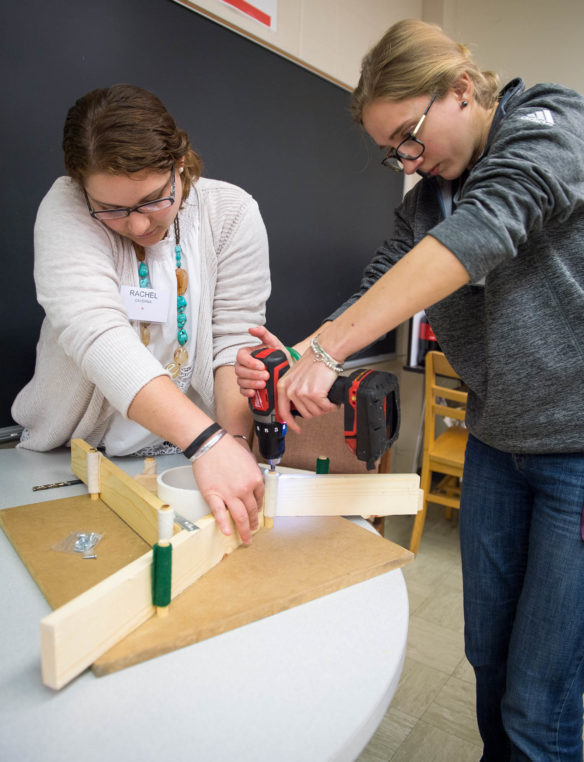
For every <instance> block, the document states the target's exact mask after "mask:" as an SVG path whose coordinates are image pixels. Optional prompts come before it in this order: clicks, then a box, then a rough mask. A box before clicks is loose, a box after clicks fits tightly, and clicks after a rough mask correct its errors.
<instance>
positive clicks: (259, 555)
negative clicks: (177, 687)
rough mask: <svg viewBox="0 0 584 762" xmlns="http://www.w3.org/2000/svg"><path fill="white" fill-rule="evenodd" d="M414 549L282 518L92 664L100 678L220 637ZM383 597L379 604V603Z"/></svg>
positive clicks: (366, 575)
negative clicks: (165, 609) (168, 609)
mask: <svg viewBox="0 0 584 762" xmlns="http://www.w3.org/2000/svg"><path fill="white" fill-rule="evenodd" d="M413 558H414V555H413V554H412V553H410V552H409V551H408V550H405V549H404V548H402V547H400V546H399V545H396V544H395V543H392V542H390V541H389V540H386V539H384V538H383V537H380V536H379V535H377V534H376V533H373V532H370V531H368V530H367V529H364V528H362V527H359V526H357V525H355V524H353V523H351V522H350V521H348V520H347V519H343V518H340V517H325V518H320V517H319V518H315V517H310V518H295V517H276V518H275V519H274V528H273V529H272V530H270V531H263V532H260V533H259V534H257V535H256V536H255V537H254V540H253V543H252V545H251V546H249V547H240V548H238V549H237V551H236V552H233V553H231V555H229V556H228V557H227V558H225V559H224V560H223V561H222V562H221V563H220V564H218V565H217V566H215V567H214V568H213V569H211V570H210V571H209V572H207V574H205V575H204V576H203V577H201V579H199V580H198V582H197V583H196V584H194V585H192V586H191V587H190V588H188V589H187V590H185V591H184V592H183V593H182V594H181V595H180V596H179V597H178V598H176V599H175V600H173V602H172V603H171V605H170V612H169V614H168V616H167V617H164V618H160V617H153V618H151V619H149V620H148V621H147V622H145V623H144V624H142V625H141V626H140V627H139V628H138V629H136V630H134V632H132V633H131V634H130V635H128V636H127V637H126V638H124V639H123V640H121V641H120V642H119V643H117V644H116V645H115V646H113V648H111V649H110V650H109V651H107V653H105V654H104V655H103V656H101V657H100V658H98V659H97V660H96V661H95V662H94V664H93V671H94V672H95V673H96V674H97V675H105V674H108V673H110V672H114V671H116V670H119V669H122V668H124V667H128V666H130V665H132V664H136V663H139V662H142V661H145V660H147V659H151V658H153V657H155V656H159V655H161V654H164V653H168V652H169V651H173V650H175V649H177V648H182V647H184V646H187V645H189V644H191V643H196V642H198V641H200V640H204V639H206V638H210V637H213V636H214V635H219V634H220V633H222V632H226V631H228V630H232V629H235V628H236V627H240V626H242V625H244V624H249V623H250V622H254V621H256V620H258V619H261V618H263V617H266V616H270V615H272V614H276V613H278V612H280V611H284V610H286V609H289V608H292V607H293V606H297V605H299V604H301V603H305V602H307V601H311V600H314V599H315V598H318V597H320V596H322V595H327V594H328V593H332V592H334V591H336V590H340V589H342V588H344V587H348V586H349V585H353V584H355V583H357V582H362V581H363V580H366V579H370V578H371V577H374V576H376V575H378V574H383V573H384V572H387V571H390V570H391V569H395V568H397V567H400V566H403V565H404V564H407V563H409V562H410V561H412V560H413ZM381 604H382V602H380V605H381Z"/></svg>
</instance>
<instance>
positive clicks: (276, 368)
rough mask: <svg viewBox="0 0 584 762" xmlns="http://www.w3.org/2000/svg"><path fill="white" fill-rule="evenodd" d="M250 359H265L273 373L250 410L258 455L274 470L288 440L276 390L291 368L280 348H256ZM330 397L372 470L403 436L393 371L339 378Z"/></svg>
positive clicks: (350, 440)
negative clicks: (341, 409)
mask: <svg viewBox="0 0 584 762" xmlns="http://www.w3.org/2000/svg"><path fill="white" fill-rule="evenodd" d="M252 357H255V358H256V360H261V361H262V362H263V363H264V365H265V366H266V370H267V371H268V373H269V378H268V380H267V381H266V387H265V389H259V390H257V391H256V392H255V395H254V397H253V398H252V399H251V400H250V402H249V406H250V408H251V411H252V413H253V418H254V427H255V433H256V436H257V439H258V447H259V451H260V453H261V455H262V457H263V458H265V460H266V461H267V462H268V463H269V464H270V469H272V470H273V469H274V468H275V467H276V465H277V464H278V463H279V462H280V460H281V458H282V455H283V454H284V450H285V443H284V440H285V437H286V424H285V422H284V421H282V420H281V419H280V417H279V415H278V411H277V403H278V399H277V386H278V381H279V380H280V378H282V376H283V375H284V373H286V371H287V370H288V369H289V367H290V366H289V364H288V359H287V357H286V355H285V353H284V352H283V351H282V350H281V349H273V348H271V347H262V348H260V349H256V350H254V351H253V352H252ZM328 398H329V400H330V401H331V402H333V403H334V404H335V405H343V406H344V413H345V426H344V428H345V442H346V444H347V445H348V447H349V449H350V450H351V451H352V452H353V453H354V454H355V455H356V456H357V458H358V459H359V460H362V461H365V462H366V463H367V468H368V469H369V470H372V469H373V468H375V462H376V461H377V460H378V459H379V458H380V457H381V456H382V455H383V453H384V452H385V451H386V450H387V449H388V448H389V447H390V446H391V444H392V443H393V442H394V441H395V439H396V438H397V436H398V433H399V423H400V412H399V386H398V381H397V378H396V377H395V376H394V375H393V374H392V373H385V372H382V371H376V370H370V369H366V368H360V369H359V370H355V371H353V373H351V375H350V376H340V377H339V378H337V380H336V381H335V383H334V384H333V385H332V387H331V389H330V391H329V393H328ZM293 412H294V411H293Z"/></svg>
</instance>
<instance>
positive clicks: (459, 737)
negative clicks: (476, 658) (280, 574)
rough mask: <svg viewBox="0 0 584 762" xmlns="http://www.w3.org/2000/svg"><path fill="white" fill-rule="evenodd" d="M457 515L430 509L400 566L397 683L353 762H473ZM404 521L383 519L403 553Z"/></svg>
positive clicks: (475, 744)
mask: <svg viewBox="0 0 584 762" xmlns="http://www.w3.org/2000/svg"><path fill="white" fill-rule="evenodd" d="M457 519H458V514H457V513H456V512H454V519H453V520H452V521H448V520H446V519H445V518H444V512H443V509H442V508H441V507H440V506H432V505H430V506H429V508H428V517H427V519H426V525H425V528H424V534H423V536H422V542H421V544H420V551H419V553H418V555H417V557H416V559H415V561H414V562H413V563H412V564H410V565H408V566H406V567H404V569H403V573H404V577H405V580H406V584H407V588H408V594H409V600H410V628H409V636H408V648H407V652H406V659H405V664H404V669H403V673H402V677H401V681H400V684H399V687H398V690H397V692H396V694H395V696H394V699H393V701H392V703H391V705H390V707H389V709H388V710H387V712H386V714H385V717H384V718H383V720H382V722H381V724H380V726H379V728H378V729H377V731H376V733H375V735H374V736H373V737H372V739H371V741H370V742H369V744H368V745H367V747H366V748H365V749H364V750H363V752H362V753H361V755H360V756H359V758H358V762H388V761H389V760H391V762H476V761H477V760H479V759H480V757H481V749H482V747H481V740H480V736H479V732H478V728H477V725H476V719H475V711H474V674H473V671H472V668H471V667H470V665H469V663H468V662H467V660H466V657H465V655H464V644H463V615H462V575H461V570H460V548H459V540H458V520H457ZM411 526H412V519H411V517H408V516H391V517H389V518H387V519H386V531H385V535H386V537H387V538H388V539H390V540H393V541H394V542H397V543H399V544H400V545H403V546H404V547H407V546H408V545H409V536H410V531H411Z"/></svg>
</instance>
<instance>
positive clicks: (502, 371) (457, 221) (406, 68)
mask: <svg viewBox="0 0 584 762" xmlns="http://www.w3.org/2000/svg"><path fill="white" fill-rule="evenodd" d="M353 116H354V118H355V119H356V120H357V121H358V122H359V123H361V124H362V125H363V127H364V128H365V130H366V131H367V133H368V134H369V135H370V136H371V137H372V138H373V140H374V141H375V143H377V144H378V145H379V147H380V148H381V150H382V151H383V154H384V156H383V160H382V163H383V164H384V165H385V166H387V167H390V168H391V169H394V170H398V171H404V172H405V173H407V174H412V173H414V172H417V173H419V174H420V175H421V177H422V179H421V181H420V182H418V183H417V185H416V186H415V187H414V188H413V189H412V190H411V191H410V192H409V193H408V194H407V195H406V196H405V198H404V200H403V202H402V204H401V205H400V207H399V208H398V210H397V212H396V217H395V230H394V234H393V238H392V239H391V240H390V241H388V242H386V243H385V244H384V245H383V246H382V247H381V248H380V250H379V252H378V254H377V256H376V257H375V259H374V260H373V261H372V262H371V263H370V265H368V267H367V269H366V270H365V273H364V277H363V280H362V283H361V288H360V290H359V291H358V292H357V293H356V294H355V295H354V296H353V297H351V299H349V300H348V301H347V302H346V303H345V304H344V305H342V307H341V308H339V310H337V311H336V312H335V313H334V314H333V315H331V316H330V317H329V319H328V322H325V323H324V324H323V325H322V326H321V328H320V329H319V330H318V331H316V332H315V333H314V334H313V335H312V336H310V337H308V338H307V339H306V340H305V341H303V342H301V344H300V345H299V346H298V347H297V349H299V350H300V351H302V352H303V355H302V358H301V359H300V360H299V361H298V362H297V363H296V364H295V365H294V366H293V367H292V368H291V370H290V371H289V372H288V373H286V375H285V376H284V377H283V378H282V380H281V382H280V384H279V387H278V392H279V397H280V414H281V416H282V417H283V419H284V420H286V421H287V422H288V424H289V425H290V426H291V427H292V428H294V427H295V424H294V420H293V418H291V417H290V403H291V402H293V403H294V405H295V406H296V408H297V409H298V410H299V411H300V413H301V414H302V415H303V416H305V417H311V416H316V415H320V414H322V413H325V412H327V411H328V410H330V409H331V407H332V405H331V403H330V402H329V401H328V399H327V393H328V390H329V388H330V386H331V384H332V383H333V381H334V379H335V378H336V375H337V374H338V373H339V372H340V371H342V363H343V361H344V360H345V359H346V358H347V357H348V356H349V355H351V354H352V353H354V352H356V351H357V350H359V349H361V348H363V347H365V346H367V345H369V344H370V343H372V342H373V341H374V340H375V339H376V338H378V337H379V336H381V335H382V334H384V333H385V332H387V331H389V330H391V329H393V328H395V327H396V326H398V325H399V324H400V323H402V322H403V321H404V320H407V319H408V318H409V317H411V316H412V315H414V314H415V313H416V312H418V311H420V310H426V313H427V315H428V318H429V321H430V323H431V325H432V329H433V331H434V333H435V334H436V337H437V339H438V341H439V343H440V347H441V348H442V350H443V351H444V352H445V354H446V356H447V357H448V359H449V360H450V362H451V364H452V365H453V367H454V368H455V369H456V371H457V372H458V374H459V375H460V376H461V377H462V379H463V380H464V382H465V383H466V385H467V387H468V389H469V395H468V408H467V420H466V424H467V428H468V429H469V440H468V447H467V451H466V460H465V466H464V478H463V480H462V498H461V510H460V535H461V549H462V567H463V582H464V611H465V644H466V654H467V656H468V659H469V661H470V662H471V664H472V665H473V667H474V671H475V675H476V685H477V718H478V724H479V729H480V732H481V735H482V738H483V742H484V752H483V760H485V762H486V761H487V760H488V761H492V762H504V760H514V761H516V760H562V762H566V761H567V760H570V761H571V762H576V760H578V762H581V761H582V694H583V692H584V596H583V595H582V591H583V590H584V542H583V540H584V520H583V507H584V405H583V404H582V389H583V386H582V379H583V378H584V337H583V332H582V331H581V330H579V329H578V328H577V326H581V325H582V314H583V313H584V264H583V262H584V259H583V256H582V249H583V246H584V131H583V130H582V124H584V99H583V98H582V96H580V95H579V94H578V93H576V92H574V91H572V90H568V89H567V88H565V87H561V86H559V85H553V84H540V85H536V86H534V87H532V88H530V89H526V88H525V86H524V84H523V82H522V81H521V80H520V79H516V80H513V81H512V82H510V83H509V84H507V85H506V86H505V87H504V88H503V89H502V90H499V86H498V84H497V78H496V77H495V75H493V74H491V73H490V72H481V71H480V69H479V68H478V67H477V66H476V64H475V63H474V61H473V60H472V59H471V57H470V55H469V52H468V50H467V49H466V48H465V47H464V46H463V45H459V44H458V43H456V42H454V41H453V40H451V39H450V38H449V37H448V36H447V35H446V34H444V32H443V31H442V30H441V29H440V28H439V27H436V26H434V25H431V24H426V23H424V22H421V21H413V20H407V21H401V22H399V23H397V24H395V25H394V26H393V27H392V28H391V29H390V30H389V31H388V32H387V33H386V34H385V35H384V37H383V38H382V39H381V40H380V42H379V43H378V44H377V45H376V46H375V47H374V48H373V49H372V50H371V52H370V53H369V54H368V55H367V56H366V57H365V59H364V61H363V68H362V74H361V79H360V81H359V84H358V86H357V88H356V90H355V93H354V96H353ZM252 333H253V335H255V336H256V337H258V338H260V340H262V341H264V342H265V343H269V344H273V345H274V344H278V340H277V339H276V337H275V336H273V335H272V334H270V333H268V332H267V331H266V330H265V329H263V328H259V329H252ZM236 371H237V373H238V376H239V382H240V386H241V387H242V391H243V392H244V394H247V395H251V394H253V390H254V389H256V388H258V387H260V386H261V385H262V384H263V383H264V378H265V373H264V371H263V370H262V366H261V363H258V362H257V361H255V360H254V359H253V358H251V357H250V353H249V352H248V351H245V350H242V351H240V353H239V355H238V364H237V366H236Z"/></svg>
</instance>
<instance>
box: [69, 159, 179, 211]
mask: <svg viewBox="0 0 584 762" xmlns="http://www.w3.org/2000/svg"><path fill="white" fill-rule="evenodd" d="M170 177H171V181H170V196H164V197H163V198H156V199H154V200H153V201H146V202H144V203H143V204H138V206H133V207H131V208H125V207H119V208H117V209H98V210H95V209H92V208H91V204H90V203H89V196H88V195H87V191H86V190H85V188H84V189H83V193H84V194H85V201H86V203H87V208H88V209H89V214H90V215H91V216H92V217H93V218H94V219H96V220H121V219H123V218H124V217H129V216H130V215H131V214H132V212H139V213H140V214H149V213H150V212H161V211H162V210H163V209H168V208H169V207H170V206H172V205H173V204H174V187H175V185H174V165H173V167H172V169H171V171H170Z"/></svg>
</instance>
